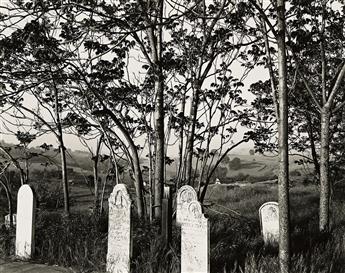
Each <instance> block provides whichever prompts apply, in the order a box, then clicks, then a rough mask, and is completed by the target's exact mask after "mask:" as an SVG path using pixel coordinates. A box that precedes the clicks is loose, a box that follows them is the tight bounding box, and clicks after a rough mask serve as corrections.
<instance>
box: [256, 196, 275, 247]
mask: <svg viewBox="0 0 345 273" xmlns="http://www.w3.org/2000/svg"><path fill="white" fill-rule="evenodd" d="M259 215H260V225H261V233H262V236H263V239H264V242H265V244H266V245H267V244H273V245H275V244H278V242H279V208H278V203H277V202H267V203H265V204H263V205H262V206H261V207H260V209H259Z"/></svg>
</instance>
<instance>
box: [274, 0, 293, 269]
mask: <svg viewBox="0 0 345 273" xmlns="http://www.w3.org/2000/svg"><path fill="white" fill-rule="evenodd" d="M277 16H278V36H277V43H278V74H279V86H278V94H279V98H278V103H279V120H278V138H279V175H278V203H279V265H280V272H281V273H288V272H290V259H291V257H290V207H289V166H288V164H289V159H288V101H287V71H286V45H285V1H284V0H277Z"/></svg>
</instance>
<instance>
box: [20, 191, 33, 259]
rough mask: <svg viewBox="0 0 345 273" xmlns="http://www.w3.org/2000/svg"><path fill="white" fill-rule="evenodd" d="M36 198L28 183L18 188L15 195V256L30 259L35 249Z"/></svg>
mask: <svg viewBox="0 0 345 273" xmlns="http://www.w3.org/2000/svg"><path fill="white" fill-rule="evenodd" d="M35 212H36V198H35V195H34V193H33V191H32V189H31V187H30V186H29V185H23V186H21V187H20V188H19V191H18V197H17V226H16V256H17V257H19V258H21V259H30V258H31V256H32V255H33V252H34V249H35V242H34V238H35Z"/></svg>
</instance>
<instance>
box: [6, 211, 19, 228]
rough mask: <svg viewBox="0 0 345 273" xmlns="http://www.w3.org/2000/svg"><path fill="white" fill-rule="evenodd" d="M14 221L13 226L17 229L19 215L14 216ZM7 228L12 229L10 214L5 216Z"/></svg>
mask: <svg viewBox="0 0 345 273" xmlns="http://www.w3.org/2000/svg"><path fill="white" fill-rule="evenodd" d="M12 220H13V226H14V227H15V226H16V223H17V214H15V213H13V214H12ZM5 226H6V227H7V228H9V227H10V215H9V214H7V215H5Z"/></svg>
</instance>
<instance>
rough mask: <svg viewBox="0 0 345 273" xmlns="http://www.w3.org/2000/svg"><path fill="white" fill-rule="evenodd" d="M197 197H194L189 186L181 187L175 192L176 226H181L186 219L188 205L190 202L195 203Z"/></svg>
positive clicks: (193, 192) (193, 191) (194, 194)
mask: <svg viewBox="0 0 345 273" xmlns="http://www.w3.org/2000/svg"><path fill="white" fill-rule="evenodd" d="M197 200H198V197H197V195H196V192H195V190H194V189H193V187H191V186H189V185H185V186H182V187H181V188H180V189H179V190H178V191H177V196H176V224H177V225H181V224H182V222H183V221H184V219H185V218H188V214H185V213H186V212H187V208H188V205H189V204H190V203H191V202H192V201H197Z"/></svg>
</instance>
